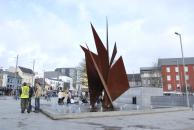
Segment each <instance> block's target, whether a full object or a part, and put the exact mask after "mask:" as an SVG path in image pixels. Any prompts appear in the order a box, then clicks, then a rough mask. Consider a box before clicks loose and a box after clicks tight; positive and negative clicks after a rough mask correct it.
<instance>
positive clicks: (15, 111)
mask: <svg viewBox="0 0 194 130" xmlns="http://www.w3.org/2000/svg"><path fill="white" fill-rule="evenodd" d="M55 101H56V100H53V99H51V102H47V101H45V100H42V101H41V103H43V104H45V103H48V104H52V103H53V102H55ZM33 103H34V101H32V104H33ZM0 104H1V105H0V114H1V116H0V130H194V111H192V110H191V109H190V110H184V111H175V112H164V113H152V114H138V115H128V116H112V117H98V118H82V119H63V120H52V119H50V118H48V117H47V116H45V115H44V114H42V113H34V112H31V113H30V114H28V113H25V114H21V113H20V101H16V100H14V99H13V98H12V97H0Z"/></svg>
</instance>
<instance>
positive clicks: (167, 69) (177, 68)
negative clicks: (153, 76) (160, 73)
mask: <svg viewBox="0 0 194 130" xmlns="http://www.w3.org/2000/svg"><path fill="white" fill-rule="evenodd" d="M171 69H172V68H170V67H166V72H170V71H171ZM193 69H194V67H193ZM184 70H185V72H188V71H189V69H188V66H185V68H184ZM175 72H179V67H178V66H176V67H175Z"/></svg>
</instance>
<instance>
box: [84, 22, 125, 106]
mask: <svg viewBox="0 0 194 130" xmlns="http://www.w3.org/2000/svg"><path fill="white" fill-rule="evenodd" d="M91 28H92V32H93V36H94V40H95V44H96V48H97V53H98V54H95V53H93V52H91V51H90V50H89V48H88V46H87V45H86V46H87V48H85V47H83V46H81V48H82V49H83V51H84V52H85V59H86V69H87V75H88V86H89V94H90V104H91V106H92V108H94V107H95V103H96V102H97V100H98V99H99V96H103V102H102V105H103V108H113V101H114V100H115V99H116V98H118V97H119V96H120V95H121V94H122V93H124V92H125V91H126V90H127V89H129V83H128V79H127V75H126V71H125V67H124V63H123V59H122V57H120V58H119V59H118V60H117V61H115V63H114V64H113V62H114V58H115V56H116V53H117V47H116V43H115V45H114V49H113V53H112V56H111V60H110V62H109V51H108V24H107V48H105V47H104V45H103V43H102V41H101V39H100V38H99V36H98V34H97V32H96V30H95V28H94V27H93V25H92V24H91ZM103 93H104V95H103Z"/></svg>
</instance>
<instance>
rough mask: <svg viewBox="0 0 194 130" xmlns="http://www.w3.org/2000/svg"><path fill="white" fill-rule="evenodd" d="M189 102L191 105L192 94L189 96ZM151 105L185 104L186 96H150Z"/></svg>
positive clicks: (193, 101)
mask: <svg viewBox="0 0 194 130" xmlns="http://www.w3.org/2000/svg"><path fill="white" fill-rule="evenodd" d="M189 103H190V106H191V107H192V106H193V104H194V96H189ZM151 105H153V106H187V98H186V96H152V97H151Z"/></svg>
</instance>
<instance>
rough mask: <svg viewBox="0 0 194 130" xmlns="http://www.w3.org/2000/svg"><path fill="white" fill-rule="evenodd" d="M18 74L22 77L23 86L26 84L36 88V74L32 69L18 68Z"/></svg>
mask: <svg viewBox="0 0 194 130" xmlns="http://www.w3.org/2000/svg"><path fill="white" fill-rule="evenodd" d="M17 73H18V75H19V76H21V77H22V84H23V83H24V82H26V83H27V84H29V85H32V86H34V76H35V74H34V72H33V71H32V70H31V69H28V68H25V67H21V66H19V67H18V68H17Z"/></svg>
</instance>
